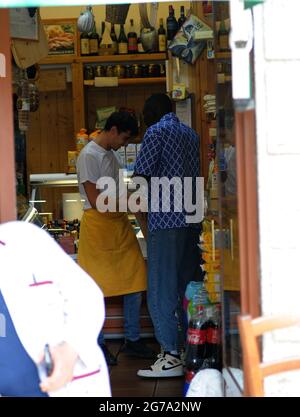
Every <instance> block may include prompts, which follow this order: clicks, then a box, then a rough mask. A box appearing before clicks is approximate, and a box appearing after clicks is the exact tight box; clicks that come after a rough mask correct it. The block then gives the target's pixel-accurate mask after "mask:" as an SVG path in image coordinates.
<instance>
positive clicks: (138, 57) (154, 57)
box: [75, 53, 166, 63]
mask: <svg viewBox="0 0 300 417" xmlns="http://www.w3.org/2000/svg"><path fill="white" fill-rule="evenodd" d="M165 59H166V54H165V53H155V54H132V55H130V54H128V55H102V56H82V57H78V58H76V60H75V61H76V62H82V63H93V62H95V63H97V62H103V63H110V62H128V63H132V62H133V61H134V62H136V61H165Z"/></svg>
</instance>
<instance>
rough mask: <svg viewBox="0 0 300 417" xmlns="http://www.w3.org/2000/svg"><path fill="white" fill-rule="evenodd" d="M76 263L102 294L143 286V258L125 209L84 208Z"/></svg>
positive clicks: (144, 282) (131, 289) (139, 288)
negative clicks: (107, 211)
mask: <svg viewBox="0 0 300 417" xmlns="http://www.w3.org/2000/svg"><path fill="white" fill-rule="evenodd" d="M78 263H79V265H80V266H81V267H82V268H83V269H84V270H85V271H86V272H87V273H88V274H89V275H90V276H91V277H92V278H94V280H95V281H96V283H97V284H98V285H99V287H100V288H101V290H102V291H103V293H104V296H105V297H112V296H115V295H123V294H130V293H133V292H138V291H145V290H146V266H145V261H144V259H143V256H142V252H141V249H140V246H139V244H138V241H137V238H136V236H135V233H134V230H133V228H132V226H131V224H130V222H129V220H128V217H127V214H126V213H99V212H98V211H97V210H95V209H88V210H85V212H84V214H83V216H82V219H81V222H80V239H79V248H78Z"/></svg>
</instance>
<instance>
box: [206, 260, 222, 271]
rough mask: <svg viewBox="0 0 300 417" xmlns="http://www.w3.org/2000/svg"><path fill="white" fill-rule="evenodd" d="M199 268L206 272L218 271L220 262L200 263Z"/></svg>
mask: <svg viewBox="0 0 300 417" xmlns="http://www.w3.org/2000/svg"><path fill="white" fill-rule="evenodd" d="M201 268H202V269H203V270H204V271H206V272H220V271H221V264H220V263H219V262H212V263H208V264H203V265H201Z"/></svg>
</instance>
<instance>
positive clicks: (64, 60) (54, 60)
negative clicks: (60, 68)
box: [39, 55, 76, 65]
mask: <svg viewBox="0 0 300 417" xmlns="http://www.w3.org/2000/svg"><path fill="white" fill-rule="evenodd" d="M75 59H76V57H74V56H69V55H61V56H56V55H52V56H47V58H44V59H42V60H41V61H39V64H53V65H55V64H72V62H74V61H75Z"/></svg>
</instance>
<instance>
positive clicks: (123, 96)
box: [85, 84, 166, 131]
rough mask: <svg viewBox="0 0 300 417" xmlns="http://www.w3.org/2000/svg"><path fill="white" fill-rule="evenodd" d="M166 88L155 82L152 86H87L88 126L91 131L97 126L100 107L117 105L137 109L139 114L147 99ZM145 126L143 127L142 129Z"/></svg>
mask: <svg viewBox="0 0 300 417" xmlns="http://www.w3.org/2000/svg"><path fill="white" fill-rule="evenodd" d="M165 91H166V88H165V86H164V85H163V84H158V85H156V84H153V85H151V88H150V87H149V86H148V87H147V86H143V85H136V86H130V87H126V86H124V87H117V88H116V87H111V88H94V87H86V88H85V102H86V121H87V124H86V128H87V129H88V130H89V131H91V130H93V129H94V128H95V123H96V110H97V108H100V107H107V106H116V107H117V108H120V107H129V108H133V109H135V111H136V112H137V114H139V113H141V112H142V109H143V106H144V103H145V100H146V99H147V98H148V97H149V96H150V95H151V94H154V93H163V92H165ZM143 130H144V128H143V127H142V131H143Z"/></svg>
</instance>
